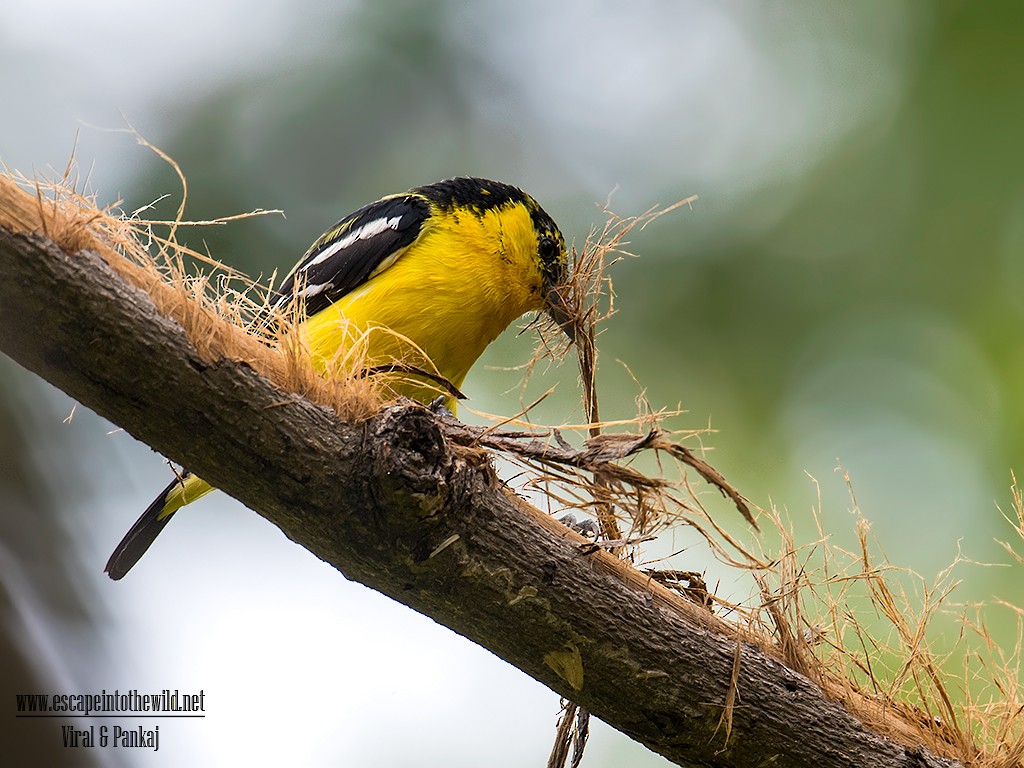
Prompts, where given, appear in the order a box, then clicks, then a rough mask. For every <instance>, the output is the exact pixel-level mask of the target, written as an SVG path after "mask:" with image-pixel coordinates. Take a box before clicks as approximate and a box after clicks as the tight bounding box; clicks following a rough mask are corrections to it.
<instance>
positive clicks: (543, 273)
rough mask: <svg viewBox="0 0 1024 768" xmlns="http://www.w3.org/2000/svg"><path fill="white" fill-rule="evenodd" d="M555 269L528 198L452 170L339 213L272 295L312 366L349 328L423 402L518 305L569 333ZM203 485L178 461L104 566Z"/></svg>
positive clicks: (122, 558) (457, 381)
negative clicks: (298, 318) (288, 312)
mask: <svg viewBox="0 0 1024 768" xmlns="http://www.w3.org/2000/svg"><path fill="white" fill-rule="evenodd" d="M566 270H567V255H566V249H565V241H564V240H563V238H562V234H561V232H560V231H559V229H558V226H557V225H556V224H555V222H554V221H553V220H552V218H551V217H550V216H548V214H547V213H545V211H544V209H543V208H541V207H540V205H539V204H538V203H537V201H536V200H534V199H533V198H532V197H530V196H529V195H527V194H526V193H525V192H523V191H522V190H520V189H518V188H516V187H513V186H510V185H508V184H502V183H500V182H497V181H488V180H486V179H478V178H467V177H461V178H454V179H446V180H444V181H439V182H437V183H436V184H429V185H427V186H423V187H417V188H415V189H413V190H410V191H409V192H407V193H405V194H400V195H391V196H389V197H385V198H382V199H381V200H378V201H377V202H375V203H370V204H369V205H367V206H365V207H363V208H360V209H359V210H358V211H356V212H355V213H352V214H349V215H348V216H346V217H345V218H343V219H341V221H339V222H338V223H337V224H335V225H334V226H333V227H331V228H330V229H329V230H327V231H326V232H325V233H324V234H323V235H321V236H320V238H319V239H317V241H316V242H315V243H313V245H312V246H311V247H310V248H309V250H308V251H307V252H306V255H305V256H304V257H303V258H302V260H301V261H299V263H298V264H297V265H296V266H295V268H294V269H293V270H292V271H291V272H290V273H289V274H288V276H287V277H286V278H285V280H284V282H283V283H282V285H281V288H280V289H279V290H278V292H277V295H276V297H275V298H274V299H273V300H272V301H273V305H274V307H275V308H277V309H286V308H288V307H289V306H290V305H292V303H293V302H296V301H298V302H300V303H299V304H298V306H299V307H301V308H303V310H304V313H305V315H304V316H305V319H304V320H303V321H302V323H301V332H302V334H303V336H304V339H305V342H306V343H307V344H308V346H309V349H310V352H311V355H312V359H313V364H314V366H316V368H317V369H318V370H319V371H320V372H321V373H322V374H324V375H326V376H330V375H331V373H332V369H333V368H334V367H335V366H336V365H338V362H337V361H338V360H339V359H341V358H342V357H343V356H344V355H345V353H346V352H347V351H348V350H349V349H351V347H352V345H353V344H354V343H357V340H358V343H359V344H360V345H361V350H362V353H363V364H364V365H365V366H366V367H368V368H370V369H375V368H380V369H384V370H387V369H396V368H398V369H400V370H401V371H402V372H403V373H402V381H400V382H398V383H396V384H395V385H394V387H393V388H394V389H395V391H396V392H397V393H398V394H402V395H405V396H407V397H411V398H413V399H416V400H419V401H420V402H424V403H427V402H430V401H431V400H433V399H434V398H435V397H436V396H437V393H438V382H439V381H442V382H447V383H450V384H451V385H452V386H453V387H455V388H456V389H457V388H459V387H461V386H462V383H463V381H464V379H465V378H466V374H467V373H469V369H470V368H471V367H472V366H473V363H475V362H476V360H477V358H479V357H480V355H481V354H482V353H483V351H484V349H485V348H486V347H487V345H488V344H490V343H491V342H492V341H494V339H495V338H497V336H498V334H500V333H501V332H502V331H503V330H505V328H507V327H508V325H509V324H510V323H511V322H512V321H513V320H515V319H516V318H517V317H520V316H521V315H523V314H525V313H527V312H532V311H538V310H546V311H547V312H549V313H550V314H551V316H552V317H553V318H554V319H555V321H556V322H557V323H558V324H559V325H561V327H562V328H563V329H564V330H565V332H566V333H567V334H568V335H569V338H570V340H571V339H573V336H574V333H573V324H572V319H571V316H570V313H569V310H568V307H567V305H566V303H565V301H564V300H563V298H562V294H561V293H560V288H562V284H563V282H564V280H565V277H566ZM447 403H448V405H449V408H450V409H451V410H453V411H454V409H455V404H454V400H453V399H451V398H448V399H447ZM212 490H213V487H212V486H211V485H210V484H209V483H207V482H205V481H203V480H201V479H200V478H199V477H197V476H196V475H193V474H191V473H189V472H185V473H184V474H183V475H182V476H181V477H180V478H176V479H175V480H174V482H172V483H171V484H170V485H169V486H168V487H167V488H166V489H164V492H163V493H161V494H160V495H159V496H158V497H157V498H156V499H155V500H154V501H153V503H152V504H150V506H149V507H148V508H147V509H146V511H145V512H143V514H142V517H140V518H139V519H138V521H137V522H136V523H135V525H134V526H132V529H131V530H130V531H128V533H127V534H126V535H125V537H124V539H122V540H121V543H120V544H118V545H117V548H116V549H115V550H114V553H113V554H112V555H111V556H110V560H109V561H107V566H106V569H105V570H106V572H107V573H108V574H109V575H110V578H112V579H120V578H122V577H123V576H124V575H125V574H126V573H128V571H129V570H130V569H131V568H132V566H134V565H135V563H137V562H138V560H139V558H141V557H142V555H143V554H145V552H146V550H147V549H148V548H149V546H150V545H151V544H152V543H153V541H154V539H156V537H157V535H158V534H159V533H160V531H161V530H162V529H163V527H164V526H165V525H166V524H167V521H168V520H170V518H171V516H172V515H173V514H174V513H175V512H176V511H177V510H178V509H180V508H181V507H183V506H184V505H186V504H189V503H191V502H193V501H195V500H196V499H198V498H200V497H201V496H205V495H206V494H207V493H209V492H210V491H212Z"/></svg>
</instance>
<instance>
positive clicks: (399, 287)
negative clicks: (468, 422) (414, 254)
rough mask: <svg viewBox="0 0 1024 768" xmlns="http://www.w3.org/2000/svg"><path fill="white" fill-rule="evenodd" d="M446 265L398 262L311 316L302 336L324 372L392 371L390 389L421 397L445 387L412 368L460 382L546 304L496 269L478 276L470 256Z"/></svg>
mask: <svg viewBox="0 0 1024 768" xmlns="http://www.w3.org/2000/svg"><path fill="white" fill-rule="evenodd" d="M446 267H447V265H446V264H445V262H443V261H442V262H440V263H438V262H436V261H435V262H433V263H426V264H423V263H417V262H416V260H413V259H409V260H408V261H406V260H404V259H399V260H398V262H397V263H396V264H394V265H393V266H391V267H389V268H388V269H386V270H385V271H383V272H382V273H380V274H379V275H377V276H376V277H374V278H371V279H370V280H369V281H368V282H367V283H366V284H365V285H363V286H361V287H360V288H357V289H355V290H354V291H352V292H351V293H349V294H347V295H346V296H343V297H342V298H341V299H339V300H338V301H337V302H336V303H335V304H333V305H332V306H330V307H328V308H327V309H325V310H323V311H321V312H319V313H317V314H316V315H314V316H313V317H311V318H309V319H308V320H307V321H306V322H305V324H304V331H305V340H306V343H307V344H308V345H309V349H310V353H311V355H312V358H313V364H314V365H315V366H316V368H317V369H318V370H319V371H320V372H322V373H324V374H325V375H327V376H335V375H339V374H340V375H351V374H352V373H353V371H354V370H358V369H360V368H361V369H363V370H368V369H376V370H377V371H378V372H381V371H382V370H383V369H394V371H395V372H391V373H380V375H382V376H384V377H385V378H384V380H385V381H386V382H387V384H388V386H389V387H390V388H391V389H393V390H394V392H395V394H398V395H404V396H406V397H411V398H413V399H415V400H418V401H420V402H430V401H432V400H433V399H434V398H436V397H437V396H438V395H439V394H444V390H443V388H442V387H441V386H439V385H438V384H437V383H434V382H431V381H430V380H429V378H427V377H423V376H417V375H415V374H414V373H411V371H413V370H421V371H426V372H428V373H430V374H433V375H435V376H440V377H441V378H443V379H445V380H446V381H448V382H450V383H451V384H452V385H454V386H455V387H461V386H462V383H463V380H464V379H465V378H466V374H467V373H469V369H470V368H471V367H472V366H473V364H474V363H475V362H476V361H477V359H478V358H479V357H480V355H481V354H482V353H483V351H484V349H486V347H487V345H488V344H490V343H491V342H492V341H494V339H495V338H497V336H498V335H499V334H500V333H501V332H502V331H503V330H504V329H505V328H506V327H507V326H508V325H509V323H511V322H512V321H513V320H515V319H516V318H517V317H519V316H520V315H522V314H523V313H525V312H527V311H530V310H532V309H538V308H540V306H541V301H540V298H539V292H535V291H531V290H529V289H528V287H526V288H524V287H523V283H522V281H518V282H517V281H514V280H513V281H509V280H507V275H502V274H501V272H500V271H496V270H494V269H493V268H492V269H490V270H487V271H488V274H487V275H480V274H477V273H476V270H473V269H472V265H469V268H467V263H466V261H463V262H462V263H461V264H459V265H458V268H457V269H450V268H446ZM492 267H493V265H492ZM503 278H505V279H503ZM516 286H518V287H516ZM453 406H454V403H453V402H452V401H450V402H449V407H453Z"/></svg>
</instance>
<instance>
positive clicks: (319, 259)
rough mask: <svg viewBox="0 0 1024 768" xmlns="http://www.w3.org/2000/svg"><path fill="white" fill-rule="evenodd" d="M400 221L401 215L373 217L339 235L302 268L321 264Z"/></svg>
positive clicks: (396, 225)
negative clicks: (382, 217)
mask: <svg viewBox="0 0 1024 768" xmlns="http://www.w3.org/2000/svg"><path fill="white" fill-rule="evenodd" d="M401 222H402V217H401V216H393V217H391V218H390V219H374V220H373V221H370V222H367V223H366V224H363V226H361V227H359V228H358V229H353V230H352V231H351V232H349V233H348V234H347V235H345V236H344V237H339V238H338V239H337V240H335V241H334V242H333V243H332V244H331V246H330V247H329V248H325V249H324V250H323V252H322V253H320V254H318V255H317V256H316V258H314V259H311V260H310V262H309V263H308V264H306V265H305V266H303V267H302V268H303V269H304V270H307V269H309V268H310V267H313V266H316V265H317V264H322V263H323V262H325V261H327V260H328V259H329V258H331V257H332V256H334V255H335V254H337V253H338V252H339V251H343V250H344V249H346V248H348V247H349V246H350V245H352V243H355V242H357V241H359V240H369V239H370V238H371V237H374V236H375V235H379V234H380V233H381V232H386V231H387V230H389V229H398V225H399V224H401Z"/></svg>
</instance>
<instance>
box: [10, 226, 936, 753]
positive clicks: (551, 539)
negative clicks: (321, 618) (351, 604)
mask: <svg viewBox="0 0 1024 768" xmlns="http://www.w3.org/2000/svg"><path fill="white" fill-rule="evenodd" d="M0 275H2V279H0V328H2V334H0V349H2V350H3V351H4V352H5V353H6V354H8V355H10V356H11V357H12V358H14V359H15V360H17V361H18V362H19V363H21V364H22V365H23V366H25V367H26V368H29V369H30V370H32V371H35V372H36V373H37V374H39V375H40V376H42V377H43V378H45V379H46V380H48V381H50V382H52V383H53V384H55V385H56V386H58V387H60V388H61V389H63V390H64V391H65V392H67V393H68V394H69V395H71V396H72V397H74V398H75V399H77V400H79V401H80V402H82V403H83V404H84V405H87V406H88V407H90V408H92V409H93V410H95V411H96V412H97V413H99V414H101V415H103V416H105V417H106V418H108V419H110V420H111V421H113V422H114V423H116V424H118V425H120V426H122V427H123V428H124V429H126V430H127V431H128V432H130V433H131V434H133V435H134V436H136V437H137V438H138V439H140V440H142V441H144V442H146V443H148V444H149V445H151V446H152V447H153V448H155V449H156V450H158V451H160V452H161V453H163V454H165V455H166V456H168V457H170V458H172V459H174V460H175V461H178V462H181V463H182V464H184V465H185V466H187V467H189V468H190V469H192V470H193V471H195V472H197V473H198V474H200V475H201V476H202V477H204V478H205V479H207V480H209V481H210V482H212V483H213V484H214V485H216V486H217V487H219V488H222V489H224V490H225V491H226V492H228V493H230V494H231V495H232V496H235V497H236V498H238V499H239V500H241V501H242V502H243V503H245V504H247V505H249V506H250V507H251V508H253V509H255V510H256V511H258V512H259V514H261V515H263V516H264V517H266V518H267V519H268V520H270V521H271V522H273V523H274V524H276V525H277V526H278V527H280V528H281V530H282V531H283V532H284V533H285V535H286V536H288V537H289V538H291V539H292V540H294V541H296V542H297V543H299V544H300V545H301V546H303V547H305V548H306V549H308V550H309V551H310V552H312V553H314V554H315V555H317V556H318V557H320V558H322V559H324V560H326V561H327V562H329V563H331V564H332V565H334V566H335V567H336V568H337V569H338V570H339V571H341V572H342V573H343V574H344V575H345V576H346V577H348V578H350V579H355V580H357V581H360V582H362V583H363V584H366V585H367V586H369V587H372V588H373V589H376V590H378V591H380V592H383V593H385V594H387V595H389V596H391V597H393V598H394V599H396V600H398V601H400V602H402V603H404V604H406V605H408V606H410V607H411V608H413V609H414V610H417V611H420V612H422V613H424V614H427V615H428V616H430V617H432V618H433V619H435V620H436V621H439V622H441V623H443V624H445V625H447V626H449V627H451V628H452V629H453V630H455V631H456V632H458V633H460V634H462V635H464V636H466V637H467V638H469V639H470V640H472V641H474V642H476V643H479V644H480V645H482V646H484V647H486V648H488V649H489V650H491V651H492V652H494V653H495V654H497V655H498V656H500V657H501V658H503V659H506V660H507V661H509V662H510V663H512V664H514V665H516V666H517V667H519V668H520V669H522V670H523V671H524V672H526V673H527V674H529V675H530V676H532V677H534V678H536V679H537V680H539V681H540V682H542V683H544V684H545V685H547V686H549V687H550V688H551V689H552V690H554V691H557V692H558V693H560V694H562V695H563V696H567V697H571V698H572V700H573V701H575V702H578V703H579V704H580V705H582V706H585V707H586V708H588V709H589V710H590V711H591V712H593V713H594V714H596V715H597V716H598V717H600V718H601V719H602V720H604V721H605V722H607V723H609V724H611V725H612V726H614V727H616V728H618V729H619V730H621V731H623V732H624V733H626V734H628V735H629V736H631V737H632V738H634V739H637V740H638V741H640V742H642V743H644V744H646V745H647V746H648V747H650V748H651V749H653V750H655V751H656V752H660V753H661V754H663V755H665V756H666V757H668V758H669V759H671V760H674V761H677V762H679V763H681V764H685V765H689V766H698V765H701V766H726V765H728V766H746V765H750V766H753V765H764V764H771V765H774V766H800V765H816V766H849V765H857V766H922V765H947V764H948V763H946V762H945V761H940V760H937V759H935V758H934V757H931V756H930V755H928V754H926V753H924V752H923V751H919V750H907V749H906V748H904V747H903V746H900V745H897V744H896V743H894V742H891V741H889V740H887V739H885V738H883V737H881V736H879V735H876V734H874V733H872V732H869V731H868V730H866V729H865V728H864V727H863V726H862V725H861V724H860V723H859V722H858V721H856V720H855V719H854V718H853V717H851V716H850V715H849V714H847V712H846V711H845V710H844V708H843V707H842V706H841V705H839V704H837V703H835V702H833V701H829V700H827V699H826V698H825V697H824V696H823V694H822V692H821V691H820V690H819V689H818V688H817V687H816V686H814V685H813V684H811V683H810V682H809V681H808V680H806V679H805V678H803V677H801V676H799V675H797V674H796V673H794V672H792V671H791V670H789V669H787V668H786V667H784V666H783V665H781V664H780V663H778V662H777V661H775V660H773V659H772V658H770V657H769V656H767V655H765V654H764V653H762V652H761V651H759V650H758V649H756V648H754V647H753V646H751V645H749V644H745V643H740V642H738V640H737V637H738V635H737V634H736V633H735V632H733V631H732V630H731V629H730V628H729V627H728V625H726V624H725V623H723V622H720V621H718V620H717V619H715V618H714V617H713V616H711V615H710V614H707V613H705V612H703V611H702V609H700V608H698V607H696V606H691V605H689V604H688V603H686V602H685V601H684V600H682V599H680V598H678V597H677V596H675V595H674V594H672V593H669V592H667V591H666V590H664V589H663V588H661V587H659V586H658V585H657V584H652V583H649V582H648V581H647V580H646V579H645V578H644V577H643V576H641V575H640V574H639V573H637V572H636V571H633V570H632V569H630V568H629V567H628V566H625V565H623V564H621V563H619V562H618V561H616V560H615V559H614V558H612V557H610V556H608V555H606V553H604V552H600V551H598V552H593V551H592V549H587V550H585V551H584V550H583V549H581V547H580V544H581V542H582V539H579V538H578V537H576V536H575V534H573V533H571V532H569V531H568V530H566V529H564V528H562V527H561V526H559V525H558V524H556V523H553V522H551V521H550V520H549V519H547V518H546V517H545V516H543V515H541V514H540V513H537V512H536V511H535V510H532V508H529V507H528V506H527V505H525V504H524V503H523V502H521V501H518V500H517V499H516V498H515V497H513V496H512V495H510V494H509V493H507V492H506V491H505V490H504V489H503V486H502V484H501V482H500V481H499V480H498V479H497V478H496V477H495V475H494V473H493V471H492V469H491V467H490V465H489V463H488V462H486V461H482V460H480V455H479V453H477V454H474V453H471V452H467V451H465V450H460V449H456V448H454V447H453V445H452V443H451V442H450V441H449V440H448V439H447V438H446V437H445V432H444V430H445V427H444V425H443V424H441V423H439V422H438V420H437V419H435V418H434V417H433V416H432V415H431V414H430V413H428V412H427V411H426V410H425V409H423V408H421V407H419V406H414V405H398V406H393V407H389V408H386V409H384V410H383V411H382V412H381V413H380V414H378V415H377V416H375V417H374V418H372V419H370V420H369V421H367V422H366V423H363V424H360V425H350V424H345V423H341V422H340V421H339V420H338V419H337V418H336V417H335V415H334V414H333V412H331V411H329V410H327V409H325V408H323V407H320V406H317V405H314V404H312V403H310V402H309V401H307V400H305V399H303V398H301V397H299V396H297V395H294V394H289V393H285V392H281V391H280V390H277V389H275V388H274V387H272V386H271V385H270V384H269V382H267V381H266V380H265V379H263V378H262V377H260V376H258V375H257V374H255V373H254V372H253V371H252V370H251V369H250V368H249V367H247V366H246V365H245V364H243V363H238V362H234V361H230V360H222V361H217V362H213V363H209V362H204V361H203V360H202V359H201V358H200V357H199V355H198V354H197V353H196V351H195V349H194V348H193V347H192V345H191V344H190V343H189V341H188V340H187V338H186V337H185V335H184V333H183V332H182V330H181V328H180V327H179V326H178V325H177V324H176V323H175V322H173V321H171V320H168V319H167V318H165V317H162V316H160V315H159V314H158V313H157V311H156V309H155V307H154V305H153V303H152V302H151V301H150V299H149V297H148V295H147V294H146V293H144V292H143V291H141V290H139V289H137V288H135V287H133V286H130V285H128V284H126V283H125V282H124V281H123V280H122V279H121V278H119V277H118V276H117V275H116V274H115V272H114V271H113V270H112V269H111V268H110V267H109V266H108V265H107V264H106V263H105V262H104V261H103V260H102V259H101V258H100V257H99V256H97V255H95V254H93V253H90V252H81V253H78V254H75V255H73V256H72V255H68V254H66V253H64V252H63V251H61V250H60V249H59V248H58V247H57V246H56V245H54V244H53V243H51V242H50V241H48V240H46V239H44V238H42V237H39V236H23V235H16V234H11V233H10V232H8V231H7V230H4V229H2V228H0ZM474 457H475V458H474ZM585 552H589V554H587V553H585ZM96 567H97V568H99V567H100V564H99V563H97V566H96ZM286 653H287V651H286ZM737 662H738V672H737V671H736V669H734V667H735V666H736V665H737ZM734 673H735V676H736V685H737V689H736V690H737V691H738V695H737V697H736V702H737V703H736V706H735V708H734V709H733V711H732V715H733V720H732V734H731V736H730V738H729V739H728V742H726V738H725V734H726V729H725V727H724V725H722V724H721V717H722V713H723V708H724V707H725V705H726V702H727V697H728V696H729V691H730V681H731V680H732V679H733V678H734Z"/></svg>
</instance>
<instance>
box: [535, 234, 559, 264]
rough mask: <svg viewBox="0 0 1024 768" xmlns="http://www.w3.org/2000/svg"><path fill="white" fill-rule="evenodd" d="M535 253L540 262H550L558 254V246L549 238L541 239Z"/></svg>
mask: <svg viewBox="0 0 1024 768" xmlns="http://www.w3.org/2000/svg"><path fill="white" fill-rule="evenodd" d="M537 252H538V253H539V254H540V258H541V260H542V261H551V260H552V259H554V258H555V256H556V255H557V254H558V246H557V245H556V244H555V241H554V240H552V239H551V238H550V237H542V238H541V239H540V242H539V243H538V244H537Z"/></svg>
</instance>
